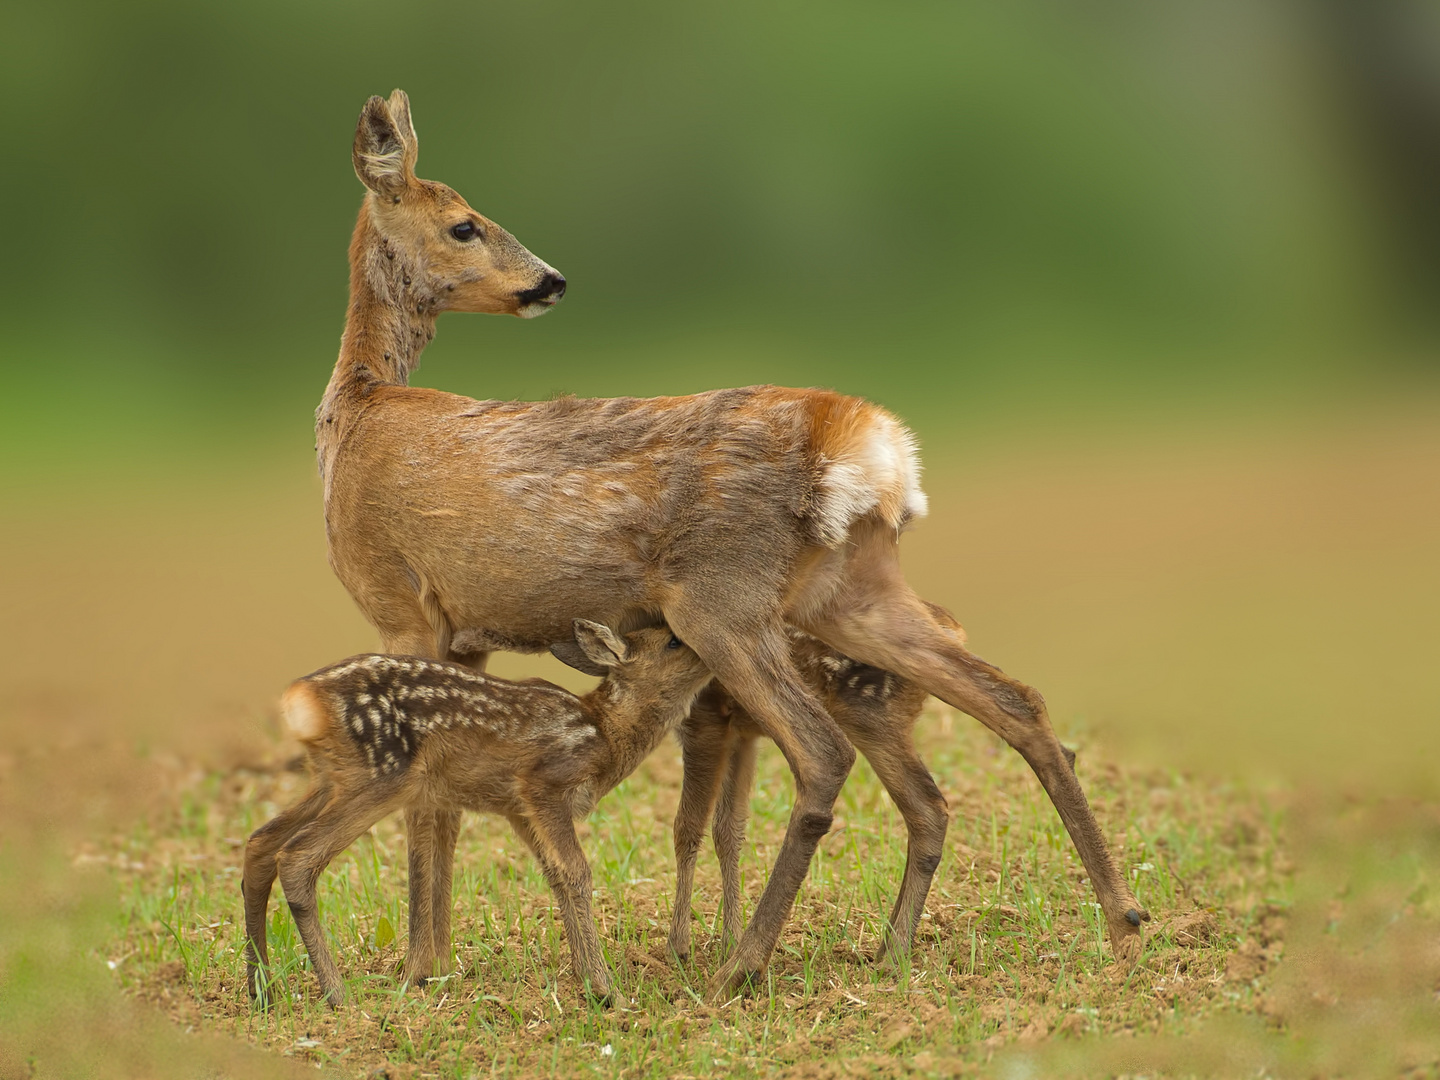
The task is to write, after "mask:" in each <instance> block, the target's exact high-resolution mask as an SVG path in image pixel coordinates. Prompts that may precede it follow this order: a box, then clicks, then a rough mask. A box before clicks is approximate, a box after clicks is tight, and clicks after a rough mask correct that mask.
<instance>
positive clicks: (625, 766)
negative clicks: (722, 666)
mask: <svg viewBox="0 0 1440 1080" xmlns="http://www.w3.org/2000/svg"><path fill="white" fill-rule="evenodd" d="M697 693H698V691H697ZM590 697H591V705H592V715H597V716H598V718H599V719H598V723H597V724H596V726H597V727H598V728H599V730H600V733H601V735H602V737H603V738H604V739H605V741H606V743H607V744H608V745H609V747H610V761H609V766H608V768H606V769H605V771H604V773H603V774H602V775H601V777H600V778H599V779H600V782H599V784H598V785H597V795H600V794H604V793H605V792H607V791H609V790H610V789H611V788H613V787H614V786H615V785H616V784H618V783H620V781H621V780H624V779H625V778H626V777H627V776H629V775H630V774H631V773H632V772H634V771H635V770H636V769H637V768H639V766H640V763H641V762H642V761H644V760H645V759H646V758H647V757H649V756H650V752H651V751H653V750H654V749H655V747H657V746H659V745H660V742H661V740H663V739H664V738H665V736H666V735H667V734H669V732H670V730H671V729H672V728H673V727H675V725H676V724H678V723H679V722H680V721H681V720H682V719H683V718H684V717H685V714H686V713H688V712H689V711H690V705H691V704H692V702H693V700H694V698H693V696H692V697H691V698H690V699H689V700H686V701H680V702H675V701H671V702H669V703H666V702H664V701H653V700H650V701H634V700H626V697H625V696H623V695H622V694H621V693H617V692H616V690H615V688H614V687H607V686H606V685H605V684H602V685H601V686H600V687H598V688H597V689H596V690H594V691H592V692H591V695H590Z"/></svg>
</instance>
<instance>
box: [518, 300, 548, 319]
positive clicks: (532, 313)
mask: <svg viewBox="0 0 1440 1080" xmlns="http://www.w3.org/2000/svg"><path fill="white" fill-rule="evenodd" d="M554 306H555V305H554V304H547V303H546V302H545V301H543V300H532V301H531V302H530V303H528V304H526V305H525V306H524V307H522V308H521V309H520V310H519V312H517V314H518V315H519V316H520V318H522V319H533V318H535V317H536V316H537V315H544V314H545V312H547V311H549V310H550V309H551V308H552V307H554Z"/></svg>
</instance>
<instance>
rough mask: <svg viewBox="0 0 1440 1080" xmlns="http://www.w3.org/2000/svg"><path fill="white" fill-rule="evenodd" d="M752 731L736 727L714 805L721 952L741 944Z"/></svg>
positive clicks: (752, 765) (752, 769) (751, 783)
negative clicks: (742, 869) (743, 854)
mask: <svg viewBox="0 0 1440 1080" xmlns="http://www.w3.org/2000/svg"><path fill="white" fill-rule="evenodd" d="M755 750H756V746H755V734H754V731H753V729H748V727H747V729H740V728H738V726H737V728H736V731H735V740H734V746H733V748H732V749H731V751H730V763H729V767H728V768H727V769H726V771H725V781H724V783H723V784H722V785H721V787H720V798H719V800H718V801H717V802H716V804H715V821H714V824H713V825H712V826H711V834H712V835H713V836H714V838H715V854H716V855H717V856H718V857H719V859H720V892H721V897H722V900H721V903H722V907H721V909H720V910H721V915H722V918H723V920H724V921H723V924H722V925H723V927H724V929H723V934H724V937H723V942H724V946H723V947H724V951H725V952H726V953H727V954H728V953H730V952H731V951H733V950H734V949H735V947H736V946H737V945H739V943H740V935H741V932H742V931H743V929H744V926H745V922H744V918H743V908H742V906H741V897H740V854H741V852H742V850H743V849H744V847H745V826H746V824H747V823H748V821H749V820H750V791H751V789H752V788H753V787H754V785H755Z"/></svg>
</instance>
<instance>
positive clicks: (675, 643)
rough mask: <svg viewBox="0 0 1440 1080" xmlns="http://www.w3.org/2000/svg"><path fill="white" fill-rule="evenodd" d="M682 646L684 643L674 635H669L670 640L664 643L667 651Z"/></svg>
mask: <svg viewBox="0 0 1440 1080" xmlns="http://www.w3.org/2000/svg"><path fill="white" fill-rule="evenodd" d="M684 644H685V643H684V642H683V641H681V640H680V639H679V638H678V637H676V636H675V635H674V634H671V635H670V640H669V641H667V642H666V643H665V648H667V649H678V648H680V647H682V646H683V645H684Z"/></svg>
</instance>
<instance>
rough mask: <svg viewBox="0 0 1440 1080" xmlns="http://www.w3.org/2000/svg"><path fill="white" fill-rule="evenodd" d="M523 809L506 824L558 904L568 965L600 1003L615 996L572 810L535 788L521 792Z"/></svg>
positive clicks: (586, 989) (590, 994)
mask: <svg viewBox="0 0 1440 1080" xmlns="http://www.w3.org/2000/svg"><path fill="white" fill-rule="evenodd" d="M521 798H522V800H523V801H524V804H525V810H526V813H525V815H524V816H523V817H521V816H518V815H517V816H511V817H510V824H511V825H512V826H513V827H514V829H515V832H516V833H517V834H519V836H520V838H521V839H522V840H524V841H525V843H526V845H527V846H528V847H529V848H530V850H531V851H533V852H534V853H535V858H536V859H537V860H538V861H539V863H540V869H541V870H542V871H543V872H544V874H545V880H546V881H547V882H548V883H549V885H550V890H551V892H553V893H554V894H555V901H556V904H557V905H558V906H559V908H560V919H561V922H562V923H563V924H564V927H565V940H566V941H567V942H568V943H569V945H570V960H571V966H572V968H573V969H574V971H575V977H576V978H578V979H579V980H580V985H581V986H582V987H583V988H584V991H585V994H586V996H587V997H590V998H591V999H593V1000H595V1001H597V1002H598V1003H600V1004H602V1005H610V1004H612V1003H613V1001H614V992H613V990H612V989H611V985H610V971H609V969H608V968H607V967H606V966H605V954H604V952H602V951H601V948H600V934H599V931H598V930H597V929H596V927H595V914H594V912H593V911H592V910H591V907H590V864H589V862H587V861H586V859H585V852H584V849H582V848H581V847H580V838H579V837H578V836H576V835H575V822H574V821H573V820H572V819H571V817H570V810H569V808H568V807H567V806H565V805H564V804H563V803H562V802H560V801H559V800H557V799H555V798H554V797H553V795H551V794H550V793H549V792H548V791H545V790H543V789H542V790H536V791H531V792H526V793H524V794H522V796H521Z"/></svg>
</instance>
